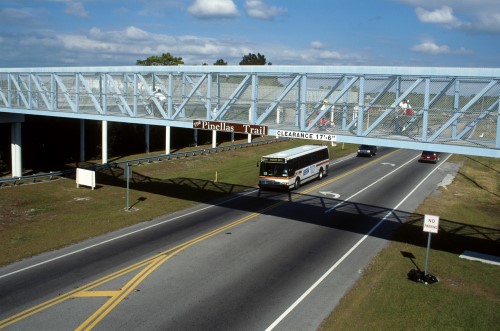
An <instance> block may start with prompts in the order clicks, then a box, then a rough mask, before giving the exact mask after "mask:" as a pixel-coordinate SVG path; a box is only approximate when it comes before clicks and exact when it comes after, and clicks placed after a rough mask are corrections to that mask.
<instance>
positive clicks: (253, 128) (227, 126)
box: [193, 120, 268, 136]
mask: <svg viewBox="0 0 500 331" xmlns="http://www.w3.org/2000/svg"><path fill="white" fill-rule="evenodd" d="M193 129H201V130H214V131H224V132H234V133H248V134H256V135H264V136H266V135H267V132H268V127H267V126H262V125H251V124H241V123H229V122H213V121H201V120H194V121H193Z"/></svg>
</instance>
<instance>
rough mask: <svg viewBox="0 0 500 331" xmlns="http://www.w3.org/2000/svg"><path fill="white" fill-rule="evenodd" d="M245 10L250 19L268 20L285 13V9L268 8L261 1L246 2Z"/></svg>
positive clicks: (250, 0)
mask: <svg viewBox="0 0 500 331" xmlns="http://www.w3.org/2000/svg"><path fill="white" fill-rule="evenodd" d="M245 9H246V11H247V14H248V15H249V16H250V17H253V18H258V19H264V20H270V19H273V18H274V17H276V16H280V15H284V14H286V13H287V9H286V8H281V7H276V6H269V5H267V4H266V3H264V1H262V0H246V2H245Z"/></svg>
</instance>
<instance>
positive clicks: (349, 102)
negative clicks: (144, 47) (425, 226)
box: [0, 65, 500, 173]
mask: <svg viewBox="0 0 500 331" xmlns="http://www.w3.org/2000/svg"><path fill="white" fill-rule="evenodd" d="M158 92H159V93H161V94H162V95H161V96H160V95H159V94H158ZM155 93H156V95H155ZM24 115H37V116H52V117H66V118H75V119H80V120H82V122H83V121H84V120H97V121H103V123H107V122H108V121H109V122H127V123H137V124H144V125H160V126H165V127H166V128H170V127H182V128H200V129H210V130H214V132H215V131H216V130H222V131H229V130H236V132H244V133H249V134H250V135H251V134H262V133H265V134H266V135H271V136H280V135H287V136H303V137H306V138H310V139H321V140H325V139H327V140H328V139H330V140H332V139H333V140H335V141H337V142H346V143H356V144H362V143H363V144H372V145H378V146H388V147H397V148H407V149H415V150H434V151H442V152H449V153H456V154H467V155H478V156H487V157H500V68H420V67H358V66H352V67H350V66H342V67H337V66H274V65H273V66H186V65H179V66H155V67H142V66H128V67H68V68H4V69H0V122H4V123H5V122H8V123H12V129H11V130H12V134H11V136H12V141H11V144H12V146H13V147H12V148H13V156H15V155H17V154H20V152H19V151H18V150H17V151H16V148H20V147H19V146H20V130H21V127H22V124H21V123H22V121H23V116H24ZM200 123H202V124H206V126H202V125H201V124H200ZM240 125H241V126H240ZM242 126H243V127H244V128H246V129H248V128H250V127H251V128H252V132H248V131H241V130H239V128H241V127H242ZM103 127H105V126H103ZM235 128H236V129H235ZM168 132H169V131H167V133H168ZM103 137H104V134H103ZM215 137H216V136H215V135H214V141H215ZM138 139H142V138H138ZM167 144H169V141H168V139H167ZM166 150H167V151H168V150H169V147H168V146H167V148H166ZM14 159H18V157H13V160H14ZM105 160H106V158H105V157H103V161H105ZM18 162H19V163H20V161H19V160H18ZM13 164H14V161H13ZM13 168H19V165H17V166H14V165H13ZM13 173H14V171H13Z"/></svg>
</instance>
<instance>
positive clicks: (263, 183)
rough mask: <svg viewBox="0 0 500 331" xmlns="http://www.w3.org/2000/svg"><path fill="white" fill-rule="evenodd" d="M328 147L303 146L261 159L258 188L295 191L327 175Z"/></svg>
mask: <svg viewBox="0 0 500 331" xmlns="http://www.w3.org/2000/svg"><path fill="white" fill-rule="evenodd" d="M329 163H330V156H329V154H328V147H327V146H322V145H304V146H300V147H295V148H292V149H288V150H286V151H282V152H278V153H273V154H269V155H265V156H262V157H261V160H260V172H259V187H260V188H281V189H297V188H299V187H300V185H301V184H302V183H305V182H308V181H310V180H313V179H316V178H318V179H322V178H323V176H325V175H326V174H328V164H329Z"/></svg>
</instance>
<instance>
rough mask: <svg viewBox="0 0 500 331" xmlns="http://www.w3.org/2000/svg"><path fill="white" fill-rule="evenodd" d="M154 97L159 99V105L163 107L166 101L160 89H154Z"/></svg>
mask: <svg viewBox="0 0 500 331" xmlns="http://www.w3.org/2000/svg"><path fill="white" fill-rule="evenodd" d="M155 97H156V98H157V99H158V100H159V101H160V104H161V107H162V108H163V106H164V104H165V102H166V101H167V97H166V96H165V94H163V93H161V89H157V90H156V92H155Z"/></svg>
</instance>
